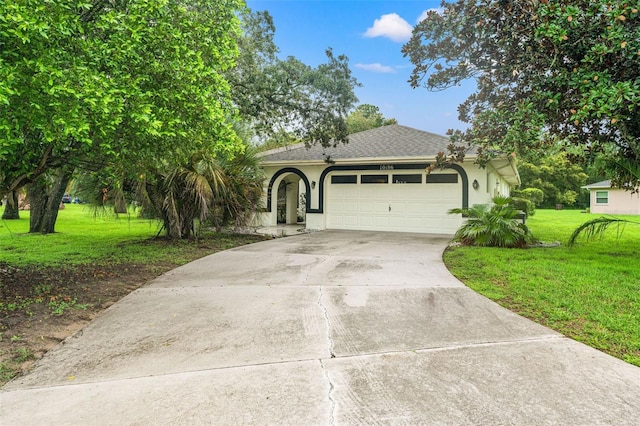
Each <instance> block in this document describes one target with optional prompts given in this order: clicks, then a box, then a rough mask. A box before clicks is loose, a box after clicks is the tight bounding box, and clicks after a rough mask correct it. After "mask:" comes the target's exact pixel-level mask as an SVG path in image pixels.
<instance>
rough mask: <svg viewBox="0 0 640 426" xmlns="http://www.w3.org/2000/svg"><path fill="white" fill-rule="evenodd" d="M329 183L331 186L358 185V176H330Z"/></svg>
mask: <svg viewBox="0 0 640 426" xmlns="http://www.w3.org/2000/svg"><path fill="white" fill-rule="evenodd" d="M331 183H332V184H341V183H358V176H356V175H346V176H331Z"/></svg>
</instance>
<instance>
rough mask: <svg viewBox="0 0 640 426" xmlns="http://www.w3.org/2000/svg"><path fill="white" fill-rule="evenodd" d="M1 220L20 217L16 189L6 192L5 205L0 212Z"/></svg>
mask: <svg viewBox="0 0 640 426" xmlns="http://www.w3.org/2000/svg"><path fill="white" fill-rule="evenodd" d="M2 219H3V220H9V219H20V209H19V206H18V191H11V192H10V193H8V194H7V205H6V206H5V207H4V213H3V214H2Z"/></svg>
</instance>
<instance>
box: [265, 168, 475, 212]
mask: <svg viewBox="0 0 640 426" xmlns="http://www.w3.org/2000/svg"><path fill="white" fill-rule="evenodd" d="M429 166H430V164H429V163H417V164H382V165H381V164H365V165H339V166H329V167H327V168H326V169H324V170H323V171H322V174H321V175H320V179H319V182H318V208H317V209H312V208H311V197H310V196H309V195H308V194H311V185H310V184H309V179H307V176H305V174H304V173H302V172H301V171H300V170H298V169H296V168H294V167H285V168H283V169H280V170H278V171H277V172H276V173H274V175H273V176H272V177H271V181H270V182H269V187H268V188H267V209H266V211H267V212H271V209H272V205H271V194H272V190H273V184H274V183H275V181H276V179H277V178H279V177H280V176H281V175H283V174H285V173H294V174H296V175H298V176H299V177H300V179H302V181H303V182H304V185H305V189H306V191H307V199H306V205H305V209H306V213H324V183H325V179H326V177H327V175H328V174H329V173H331V172H336V171H367V170H369V171H373V170H376V171H395V170H420V169H422V170H425V169H426V168H427V167H429ZM445 168H447V169H453V170H455V171H457V172H458V174H459V175H460V177H461V179H462V208H463V209H466V208H469V177H468V176H467V172H466V171H465V170H464V168H462V166H460V165H459V164H448V165H446V166H445Z"/></svg>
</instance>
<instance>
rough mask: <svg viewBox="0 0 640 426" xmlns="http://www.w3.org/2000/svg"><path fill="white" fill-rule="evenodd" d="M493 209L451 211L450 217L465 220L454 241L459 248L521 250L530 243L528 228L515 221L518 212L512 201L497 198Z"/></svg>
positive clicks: (474, 208)
mask: <svg viewBox="0 0 640 426" xmlns="http://www.w3.org/2000/svg"><path fill="white" fill-rule="evenodd" d="M492 202H493V205H491V206H489V205H486V204H478V205H474V206H473V207H471V208H467V209H451V210H449V213H450V214H462V215H463V216H464V217H467V218H468V219H467V221H466V222H465V224H464V225H462V226H461V227H460V229H458V231H457V232H456V234H455V237H454V239H455V240H457V241H460V242H461V243H462V244H466V245H475V246H484V247H519V248H524V247H527V245H528V244H529V243H531V242H533V236H532V235H531V232H530V231H529V228H528V227H527V226H526V225H525V224H524V223H522V222H520V221H519V220H518V216H519V215H520V211H518V210H516V209H514V208H513V207H512V206H511V202H512V200H511V198H509V197H503V196H496V197H494V198H493V199H492Z"/></svg>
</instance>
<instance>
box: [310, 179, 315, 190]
mask: <svg viewBox="0 0 640 426" xmlns="http://www.w3.org/2000/svg"><path fill="white" fill-rule="evenodd" d="M315 187H316V181H315V180H312V181H311V189H315Z"/></svg>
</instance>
